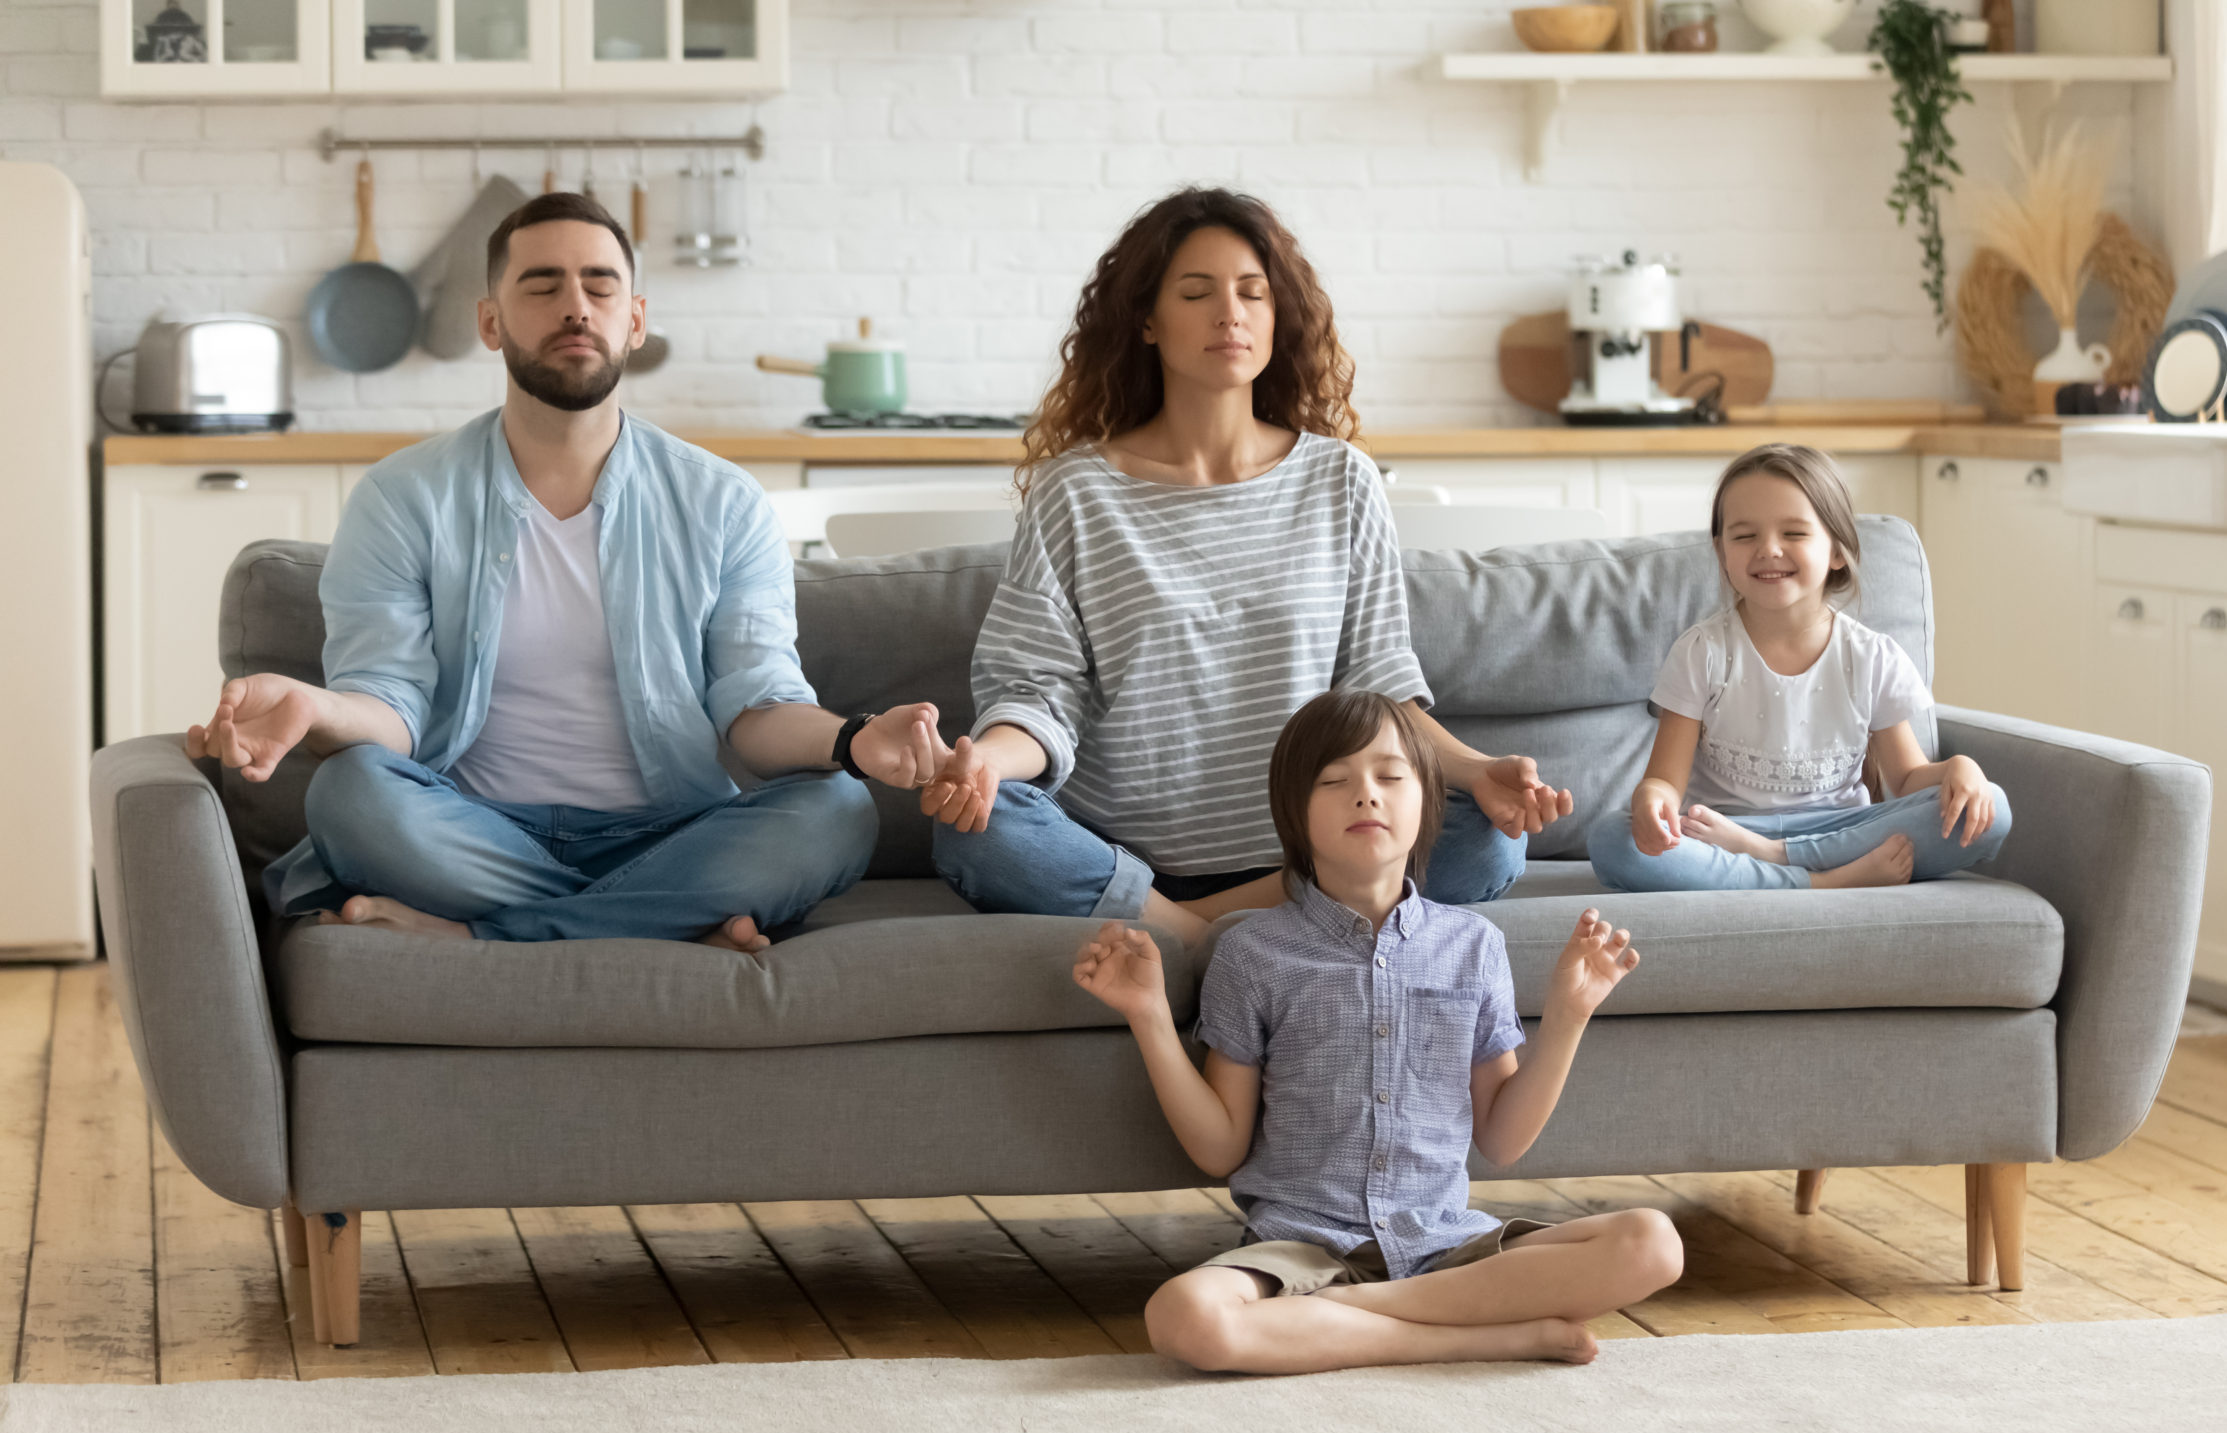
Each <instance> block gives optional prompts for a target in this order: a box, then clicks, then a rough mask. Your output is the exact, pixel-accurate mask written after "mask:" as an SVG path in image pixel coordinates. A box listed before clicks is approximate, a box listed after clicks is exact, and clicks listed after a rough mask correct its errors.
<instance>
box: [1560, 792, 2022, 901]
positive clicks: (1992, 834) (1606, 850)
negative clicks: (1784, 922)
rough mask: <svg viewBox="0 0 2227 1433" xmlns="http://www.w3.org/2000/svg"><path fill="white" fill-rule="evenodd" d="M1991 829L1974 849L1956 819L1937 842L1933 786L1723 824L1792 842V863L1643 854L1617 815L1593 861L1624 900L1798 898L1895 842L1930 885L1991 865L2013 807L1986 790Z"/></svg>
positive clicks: (1592, 844)
mask: <svg viewBox="0 0 2227 1433" xmlns="http://www.w3.org/2000/svg"><path fill="white" fill-rule="evenodd" d="M1988 791H1989V792H1990V793H1991V794H1992V795H1993V796H1994V798H1995V821H1994V824H1993V825H1991V826H1989V827H1988V828H1987V829H1986V830H1985V831H1983V832H1981V833H1980V834H1979V836H1978V837H1977V838H1976V839H1974V840H1973V842H1972V844H1971V845H1969V846H1963V845H1959V844H1957V843H1958V842H1959V841H1960V840H1961V839H1962V838H1963V835H1964V823H1963V821H1962V819H1961V818H1960V819H1959V820H1958V821H1957V826H1956V830H1955V832H1954V833H1952V834H1951V835H1949V836H1946V837H1944V836H1942V834H1941V791H1940V788H1939V787H1929V788H1928V789H1926V790H1924V791H1913V792H1911V793H1910V794H1909V795H1908V796H1898V797H1896V798H1895V799H1894V800H1892V801H1882V802H1880V803H1878V804H1877V805H1874V806H1844V807H1836V808H1834V809H1833V810H1830V811H1779V812H1769V811H1760V812H1743V811H1728V812H1726V813H1724V814H1725V815H1727V816H1729V817H1731V818H1732V819H1733V820H1735V821H1737V822H1739V823H1740V824H1741V825H1742V826H1745V827H1747V828H1748V829H1749V830H1750V831H1753V832H1754V833H1755V834H1756V835H1758V836H1763V837H1767V838H1770V839H1772V840H1783V841H1785V842H1786V864H1785V865H1783V866H1780V865H1774V864H1772V863H1771V862H1769V861H1759V860H1757V859H1756V858H1755V857H1753V856H1739V855H1734V854H1733V853H1732V852H1730V851H1727V850H1724V849H1722V848H1720V847H1716V846H1712V845H1710V844H1709V843H1708V842H1706V841H1697V840H1695V839H1694V838H1693V837H1691V836H1688V837H1685V838H1684V839H1682V840H1681V841H1679V843H1678V844H1677V845H1675V846H1673V847H1671V848H1670V849H1669V850H1668V851H1665V852H1663V854H1661V855H1660V856H1648V855H1643V854H1641V852H1640V849H1639V845H1638V843H1637V842H1635V841H1634V840H1633V839H1632V815H1631V812H1629V811H1611V812H1609V813H1607V814H1606V815H1604V816H1602V817H1601V819H1600V820H1598V821H1596V822H1594V823H1593V827H1592V829H1591V830H1590V831H1589V832H1587V833H1586V845H1587V854H1589V855H1590V856H1591V857H1592V858H1593V874H1594V875H1596V876H1598V877H1600V880H1601V884H1602V885H1604V886H1608V887H1610V888H1612V889H1614V890H1619V891H1769V890H1797V889H1800V888H1802V887H1805V886H1807V885H1808V884H1809V876H1810V872H1812V871H1829V870H1832V869H1833V868H1834V867H1835V866H1845V865H1847V864H1848V863H1849V862H1850V861H1853V860H1855V859H1856V858H1857V857H1859V856H1862V855H1864V854H1866V853H1867V852H1870V851H1874V850H1877V849H1878V848H1879V846H1880V844H1881V843H1882V842H1884V841H1885V840H1886V839H1887V838H1888V837H1889V836H1892V835H1895V834H1896V833H1898V832H1899V833H1900V834H1902V835H1904V836H1907V837H1909V838H1910V845H1911V848H1912V849H1911V855H1912V857H1913V862H1912V867H1911V871H1910V879H1911V880H1913V881H1930V880H1934V879H1936V878H1938V877H1941V876H1946V875H1949V874H1950V873H1952V872H1955V871H1961V870H1964V869H1965V868H1966V867H1969V866H1976V865H1978V864H1979V863H1980V862H1982V861H1989V860H1993V859H1994V857H1995V853H1996V852H1998V851H2000V850H2002V849H2003V838H2004V837H2006V836H2008V835H2009V834H2010V798H2009V797H2007V796H2005V795H2004V794H2003V788H2002V787H2000V786H1996V785H1993V784H1990V785H1989V786H1988Z"/></svg>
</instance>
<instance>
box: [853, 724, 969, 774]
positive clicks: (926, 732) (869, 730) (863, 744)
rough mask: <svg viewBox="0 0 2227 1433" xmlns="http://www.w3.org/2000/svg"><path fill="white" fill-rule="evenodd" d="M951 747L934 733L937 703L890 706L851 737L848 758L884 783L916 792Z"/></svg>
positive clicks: (946, 755)
mask: <svg viewBox="0 0 2227 1433" xmlns="http://www.w3.org/2000/svg"><path fill="white" fill-rule="evenodd" d="M950 755H951V748H950V747H947V746H945V745H944V744H943V738H942V737H940V736H938V735H936V704H935V703H934V702H913V703H910V704H909V705H906V706H901V707H891V708H890V709H889V710H888V711H885V712H883V713H882V714H881V715H880V716H877V717H875V718H874V719H873V720H872V721H870V722H868V723H866V725H864V726H863V727H860V728H859V730H858V734H857V735H856V736H854V737H852V738H851V760H852V761H853V762H854V763H855V764H856V765H857V766H858V769H859V770H860V771H863V772H865V773H866V774H867V775H868V776H871V777H873V778H874V779H875V780H876V781H879V782H880V783H882V785H884V786H896V787H901V788H903V789H905V790H908V791H916V790H918V789H920V788H921V787H923V786H926V785H927V784H928V783H929V782H930V781H931V780H932V779H933V778H934V777H935V774H936V769H937V768H938V767H940V766H941V765H942V764H943V763H944V761H945V760H946V759H947V758H948V757H949V756H950Z"/></svg>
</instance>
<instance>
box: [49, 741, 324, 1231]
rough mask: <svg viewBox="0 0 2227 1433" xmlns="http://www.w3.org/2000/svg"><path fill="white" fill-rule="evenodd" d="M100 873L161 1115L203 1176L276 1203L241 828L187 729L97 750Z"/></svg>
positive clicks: (276, 1172)
mask: <svg viewBox="0 0 2227 1433" xmlns="http://www.w3.org/2000/svg"><path fill="white" fill-rule="evenodd" d="M93 872H94V881H95V884H96V888H97V889H98V891H99V893H100V909H101V932H102V934H103V935H104V936H105V937H106V939H107V942H108V959H109V976H110V978H111V979H112V980H113V981H114V982H115V988H116V1004H117V1008H118V1009H119V1010H120V1011H121V1012H122V1014H123V1019H124V1029H125V1032H126V1033H127V1034H128V1035H129V1036H130V1038H131V1050H132V1057H133V1058H134V1059H135V1060H136V1061H137V1062H138V1064H139V1075H140V1079H141V1080H142V1081H143V1082H145V1084H146V1086H147V1100H148V1104H149V1106H150V1107H151V1108H152V1109H153V1111H154V1114H155V1118H156V1119H157V1120H159V1121H160V1122H161V1125H162V1129H163V1132H164V1133H165V1134H166V1135H168V1136H169V1138H170V1143H171V1146H172V1148H174V1149H176V1150H177V1152H178V1158H179V1159H181V1160H183V1161H184V1162H185V1165H186V1167H187V1168H188V1169H190V1170H192V1171H193V1172H194V1174H195V1175H197V1176H199V1178H200V1179H201V1182H202V1183H204V1184H206V1185H208V1186H209V1188H211V1189H213V1190H215V1191H216V1192H217V1193H219V1194H221V1195H223V1196H224V1197H225V1198H227V1199H230V1200H233V1201H235V1202H237V1203H240V1204H247V1205H252V1206H254V1207H257V1208H262V1209H269V1208H273V1207H275V1206H276V1205H278V1204H279V1203H281V1202H283V1201H284V1199H285V1198H286V1189H287V1178H286V1079H285V1071H284V1066H283V1064H282V1063H281V1059H280V1054H279V1045H278V1031H277V1028H276V1026H275V1025H274V1024H273V1022H272V1018H271V1002H270V996H269V993H268V991H267V990H266V989H265V988H264V983H263V959H262V954H261V952H260V950H259V948H258V946H257V942H256V933H255V917H254V915H253V914H252V912H251V911H250V909H249V906H248V897H247V887H246V885H245V884H244V883H243V882H242V880H241V878H240V859H239V853H238V852H237V851H236V850H235V849H234V848H233V844H232V828H231V825H230V823H228V822H227V821H226V820H225V815H224V805H223V803H222V802H221V801H220V800H219V799H218V797H217V792H216V788H215V786H213V785H212V784H211V783H210V780H209V778H208V777H207V776H206V775H204V774H203V772H202V771H201V769H200V768H199V767H198V766H196V765H195V764H194V763H193V762H192V761H191V760H190V759H188V758H187V756H186V754H185V743H184V741H183V739H182V738H180V737H177V736H148V737H140V738H138V739H136V740H133V741H126V742H121V743H119V744H117V745H115V746H111V747H107V748H104V749H103V750H101V751H99V752H96V753H95V754H94V756H93Z"/></svg>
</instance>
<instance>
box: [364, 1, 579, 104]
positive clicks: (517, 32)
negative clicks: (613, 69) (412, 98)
mask: <svg viewBox="0 0 2227 1433" xmlns="http://www.w3.org/2000/svg"><path fill="white" fill-rule="evenodd" d="M560 15H561V0H332V25H333V83H332V87H333V91H334V93H336V94H365V95H421V94H506V93H514V92H519V91H526V92H538V93H547V92H549V91H552V90H557V89H560V88H562V86H563V79H564V58H563V51H562V48H561V46H562V40H561V36H560V30H561V28H562V21H561V19H560Z"/></svg>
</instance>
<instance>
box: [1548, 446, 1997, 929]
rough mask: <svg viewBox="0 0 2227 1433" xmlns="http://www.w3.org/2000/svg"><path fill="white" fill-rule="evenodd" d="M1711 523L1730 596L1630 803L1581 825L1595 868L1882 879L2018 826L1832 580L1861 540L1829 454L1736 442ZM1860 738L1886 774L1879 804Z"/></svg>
mask: <svg viewBox="0 0 2227 1433" xmlns="http://www.w3.org/2000/svg"><path fill="white" fill-rule="evenodd" d="M1709 533H1710V536H1711V537H1712V538H1714V539H1715V541H1716V548H1717V558H1718V561H1719V563H1720V564H1721V565H1722V566H1723V569H1724V575H1725V580H1726V581H1727V582H1729V583H1731V585H1732V591H1733V593H1734V597H1735V600H1734V602H1733V604H1732V605H1731V606H1730V607H1728V608H1726V609H1725V610H1724V611H1722V612H1719V613H1718V614H1716V615H1715V616H1713V617H1710V618H1709V619H1707V620H1706V621H1703V622H1701V623H1699V624H1697V625H1696V626H1694V627H1692V628H1690V629H1688V630H1687V631H1686V633H1685V634H1684V635H1683V636H1681V637H1680V638H1679V639H1678V641H1677V642H1676V644H1675V645H1673V646H1672V647H1671V649H1670V657H1669V660H1667V661H1665V662H1664V663H1663V667H1662V673H1661V675H1660V676H1658V677H1657V678H1656V681H1655V691H1654V697H1653V700H1654V703H1655V705H1656V707H1657V708H1659V709H1660V711H1661V718H1660V725H1659V726H1658V727H1657V729H1656V733H1655V750H1654V754H1653V756H1652V757H1651V758H1650V759H1649V761H1648V763H1647V775H1646V777H1645V778H1644V779H1643V780H1641V782H1640V783H1639V787H1638V789H1637V790H1636V791H1634V792H1633V793H1632V805H1631V811H1630V813H1629V814H1628V815H1627V814H1626V813H1624V812H1620V811H1619V812H1613V813H1611V814H1610V815H1608V816H1606V817H1604V818H1602V819H1601V820H1600V821H1599V822H1597V823H1596V824H1595V825H1594V826H1593V828H1592V830H1591V832H1590V833H1589V841H1588V844H1589V846H1590V848H1591V855H1592V857H1593V869H1594V871H1595V872H1596V873H1597V874H1598V875H1599V876H1600V878H1601V880H1602V882H1603V883H1605V884H1606V885H1608V886H1610V887H1613V888H1615V889H1617V890H1625V891H1696V890H1757V889H1769V888H1776V887H1794V886H1815V887H1820V888H1825V889H1836V888H1840V887H1846V886H1889V885H1899V884H1901V883H1902V882H1904V881H1909V880H1913V879H1915V880H1920V881H1924V880H1931V879H1933V878H1934V877H1936V876H1945V875H1947V874H1949V873H1950V872H1952V871H1960V870H1963V869H1964V868H1965V867H1966V866H1970V865H1974V864H1976V863H1978V862H1981V861H1985V860H1988V859H1989V858H1991V857H1993V856H1994V855H1995V853H1996V852H1997V851H1998V850H2000V849H2001V848H2002V845H2003V838H2004V837H2005V836H2007V835H2009V834H2010V824H2011V816H2010V803H2009V801H2008V800H2007V799H2006V798H2005V797H2004V795H2003V791H2002V788H2001V787H1999V786H1995V785H1993V784H1991V783H1990V782H1989V781H1988V779H1987V777H1986V775H1985V774H1984V773H1983V772H1981V770H1980V768H1979V766H1978V764H1977V763H1975V762H1974V761H1973V760H1972V759H1971V758H1970V757H1968V756H1952V757H1950V758H1949V759H1948V760H1946V761H1930V762H1929V761H1927V760H1926V759H1925V752H1924V751H1923V750H1922V749H1920V748H1919V746H1918V739H1917V737H1916V736H1915V735H1913V734H1912V732H1911V730H1910V718H1911V717H1913V716H1916V715H1918V714H1919V713H1921V712H1923V711H1924V710H1925V709H1926V708H1927V707H1929V706H1931V705H1932V703H1933V698H1932V696H1931V695H1930V694H1929V693H1928V692H1927V691H1926V686H1925V680H1924V678H1922V677H1920V676H1919V675H1918V669H1917V667H1916V666H1915V665H1914V664H1913V663H1912V662H1911V660H1910V658H1909V656H1908V654H1906V653H1905V652H1904V651H1903V650H1902V648H1901V647H1900V646H1898V645H1897V644H1896V643H1895V641H1894V640H1893V639H1892V638H1890V637H1886V636H1883V635H1881V634H1880V633H1877V632H1874V631H1872V630H1871V629H1870V628H1869V627H1866V626H1864V625H1863V624H1862V623H1861V622H1858V621H1857V620H1856V619H1855V618H1853V617H1850V616H1849V615H1848V614H1847V613H1846V612H1845V611H1842V610H1841V604H1840V602H1838V601H1836V600H1835V599H1846V598H1847V597H1850V596H1853V595H1854V593H1855V591H1856V588H1857V573H1856V567H1857V562H1858V560H1859V558H1860V557H1861V552H1860V550H1859V548H1858V545H1857V540H1856V518H1855V513H1854V510H1853V506H1852V504H1851V503H1850V502H1849V499H1848V489H1847V487H1846V486H1845V485H1843V484H1842V482H1841V480H1840V474H1839V472H1838V471H1837V470H1836V469H1835V468H1834V467H1833V463H1832V460H1831V459H1830V458H1828V457H1826V456H1825V455H1824V454H1823V453H1820V452H1818V451H1817V450H1816V449H1814V448H1803V447H1795V446H1791V445H1787V444H1778V443H1773V444H1768V445H1766V446H1764V447H1760V448H1756V449H1754V450H1752V451H1750V452H1748V453H1745V454H1743V455H1742V456H1740V457H1738V458H1735V459H1734V460H1733V462H1732V465H1731V466H1730V467H1729V468H1727V469H1725V473H1724V477H1723V478H1722V479H1721V480H1720V481H1719V482H1718V484H1717V498H1716V507H1715V510H1714V511H1713V512H1712V514H1711V515H1710V519H1709ZM1867 756H1869V757H1871V758H1872V759H1874V760H1876V761H1877V762H1878V765H1879V774H1880V779H1881V784H1882V786H1883V787H1884V789H1885V790H1886V792H1887V793H1888V799H1887V800H1886V801H1884V802H1882V803H1880V804H1878V805H1872V804H1871V796H1870V793H1869V792H1868V791H1866V790H1865V788H1864V781H1863V775H1864V760H1865V758H1866V757H1867ZM1689 783H1690V785H1689ZM1688 796H1691V797H1692V798H1694V804H1692V805H1690V806H1686V807H1685V809H1684V810H1683V811H1681V810H1680V805H1681V803H1682V802H1683V801H1684V800H1685V798H1687V797H1688Z"/></svg>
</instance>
